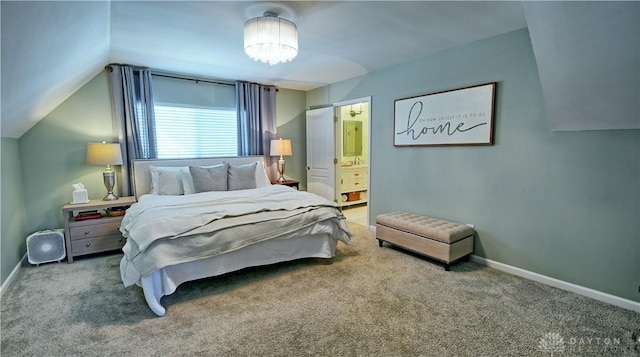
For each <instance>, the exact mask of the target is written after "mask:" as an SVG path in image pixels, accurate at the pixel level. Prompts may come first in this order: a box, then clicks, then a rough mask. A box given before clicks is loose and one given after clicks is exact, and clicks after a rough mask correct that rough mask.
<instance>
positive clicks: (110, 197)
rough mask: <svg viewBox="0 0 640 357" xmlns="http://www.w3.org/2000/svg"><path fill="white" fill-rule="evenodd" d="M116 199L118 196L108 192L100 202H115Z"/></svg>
mask: <svg viewBox="0 0 640 357" xmlns="http://www.w3.org/2000/svg"><path fill="white" fill-rule="evenodd" d="M117 199H118V196H116V195H115V194H113V192H109V193H107V195H106V196H104V198H103V199H102V200H103V201H115V200H117Z"/></svg>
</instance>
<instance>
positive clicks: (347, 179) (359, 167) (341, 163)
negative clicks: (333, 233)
mask: <svg viewBox="0 0 640 357" xmlns="http://www.w3.org/2000/svg"><path fill="white" fill-rule="evenodd" d="M334 113H335V117H336V158H337V165H336V191H337V192H336V194H337V195H336V196H337V197H338V202H339V203H340V205H341V206H342V211H343V213H344V215H345V216H346V217H347V220H348V221H350V222H354V223H357V224H361V225H363V226H365V227H368V226H369V205H368V203H369V197H370V196H371V195H370V192H369V168H370V151H369V150H370V130H369V128H370V126H371V119H370V118H371V97H366V98H359V99H354V100H349V101H344V102H339V103H335V104H334Z"/></svg>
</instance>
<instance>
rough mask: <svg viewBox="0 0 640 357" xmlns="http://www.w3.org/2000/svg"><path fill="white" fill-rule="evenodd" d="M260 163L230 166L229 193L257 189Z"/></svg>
mask: <svg viewBox="0 0 640 357" xmlns="http://www.w3.org/2000/svg"><path fill="white" fill-rule="evenodd" d="M257 166H258V162H254V163H251V164H247V165H229V191H233V190H246V189H248V188H256V167H257Z"/></svg>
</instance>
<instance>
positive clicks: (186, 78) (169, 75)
mask: <svg viewBox="0 0 640 357" xmlns="http://www.w3.org/2000/svg"><path fill="white" fill-rule="evenodd" d="M112 64H113V65H119V66H123V65H121V64H117V63H111V64H108V65H107V66H105V67H104V69H105V70H107V71H109V72H111V71H113V68H111V65H112ZM131 67H134V68H136V69H149V70H150V71H151V75H152V76H157V77H164V78H172V79H181V80H184V81H194V82H196V83H198V82H204V83H211V84H220V85H225V86H234V87H235V85H236V84H235V83H228V82H219V81H214V80H209V79H199V78H191V77H184V76H180V75H176V74H169V73H166V72H160V71H157V70H153V69H150V68H148V67H136V66H131ZM273 87H275V89H276V93H277V92H279V91H280V88H278V87H276V86H273ZM264 90H265V91H267V92H268V91H270V90H271V88H269V87H267V86H265V88H264Z"/></svg>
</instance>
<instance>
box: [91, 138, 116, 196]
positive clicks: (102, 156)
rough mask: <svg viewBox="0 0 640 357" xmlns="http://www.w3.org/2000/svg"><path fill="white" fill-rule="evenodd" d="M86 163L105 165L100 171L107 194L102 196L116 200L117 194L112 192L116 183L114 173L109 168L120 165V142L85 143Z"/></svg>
mask: <svg viewBox="0 0 640 357" xmlns="http://www.w3.org/2000/svg"><path fill="white" fill-rule="evenodd" d="M87 164H90V165H107V168H106V169H105V170H104V172H102V177H103V178H104V187H106V188H107V195H106V196H104V198H103V200H104V201H113V200H117V199H118V196H116V195H115V194H114V193H113V188H114V187H115V185H116V173H115V171H113V170H112V169H111V166H110V165H122V152H121V151H120V144H107V143H106V142H105V141H103V142H102V143H89V144H88V145H87Z"/></svg>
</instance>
